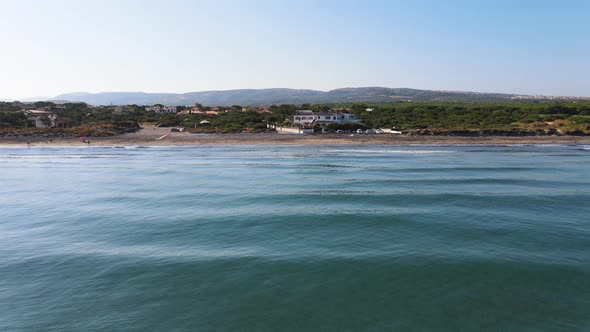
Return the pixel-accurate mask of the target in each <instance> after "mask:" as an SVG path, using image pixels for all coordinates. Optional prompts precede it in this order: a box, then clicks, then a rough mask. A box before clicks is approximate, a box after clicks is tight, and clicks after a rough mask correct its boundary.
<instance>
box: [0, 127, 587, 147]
mask: <svg viewBox="0 0 590 332" xmlns="http://www.w3.org/2000/svg"><path fill="white" fill-rule="evenodd" d="M88 139H89V141H90V144H87V143H83V142H82V141H81V140H80V138H78V137H59V138H47V137H18V138H1V139H0V145H4V146H27V142H29V143H30V146H84V145H90V146H134V145H162V146H166V145H170V146H174V145H234V144H243V145H265V144H268V145H407V144H434V145H451V144H491V145H493V144H577V143H579V144H590V136H527V137H506V136H486V137H460V136H404V135H376V134H373V135H365V134H354V135H350V134H322V135H284V134H276V133H263V134H191V133H184V132H171V131H170V128H156V127H145V128H143V129H141V130H140V131H138V132H135V133H130V134H123V135H117V136H112V137H89V138H88Z"/></svg>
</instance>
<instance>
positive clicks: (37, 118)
mask: <svg viewBox="0 0 590 332" xmlns="http://www.w3.org/2000/svg"><path fill="white" fill-rule="evenodd" d="M22 112H23V114H24V115H25V116H26V117H27V119H28V120H29V121H31V122H33V123H34V124H35V127H37V128H51V127H54V126H55V120H56V119H57V115H56V114H55V113H53V112H50V111H47V110H43V109H36V110H31V109H25V110H23V111H22Z"/></svg>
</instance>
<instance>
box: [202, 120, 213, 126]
mask: <svg viewBox="0 0 590 332" xmlns="http://www.w3.org/2000/svg"><path fill="white" fill-rule="evenodd" d="M199 124H200V125H201V126H209V125H210V124H211V122H209V121H207V120H203V121H201V122H199Z"/></svg>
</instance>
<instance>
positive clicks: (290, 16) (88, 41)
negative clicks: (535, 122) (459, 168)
mask: <svg viewBox="0 0 590 332" xmlns="http://www.w3.org/2000/svg"><path fill="white" fill-rule="evenodd" d="M0 43H1V45H2V47H1V48H0V97H3V98H22V97H34V96H54V95H57V94H60V93H65V92H76V91H87V92H102V91H145V92H189V91H201V90H225V89H235V88H269V87H286V88H309V89H320V90H329V89H333V88H340V87H349V86H387V87H410V88H419V89H437V90H468V91H490V92H509V93H525V94H547V95H582V96H590V80H589V78H590V1H588V0H560V1H557V0H555V1H546V0H530V1H529V0H519V1H516V0H512V1H508V0H490V1H476V0H465V1H452V0H449V1H435V0H431V1H427V0H423V1H422V0H412V1H395V0H389V1H388V0H383V1H361V0H359V1H347V0H335V1H321V0H317V1H307V0H292V1H291V0H286V1H280V0H268V1H257V0H249V1H246V0H244V1H223V0H216V1H182V0H177V1H175V0H167V1H164V0H161V1H150V0H135V1H133V0H97V1H92V0H72V1H64V0H51V1H45V0H37V1H34V0H0Z"/></svg>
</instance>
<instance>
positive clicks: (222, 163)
mask: <svg viewBox="0 0 590 332" xmlns="http://www.w3.org/2000/svg"><path fill="white" fill-rule="evenodd" d="M589 175H590V147H589V146H584V145H556V146H511V147H508V146H419V147H416V146H362V147H359V146H339V147H336V146H323V147H317V146H216V147H143V148H142V147H133V148H114V147H113V148H101V147H79V148H50V147H43V148H37V147H33V148H30V149H26V148H0V183H1V184H2V185H1V186H0V244H1V246H0V331H391V330H398V331H588V330H590V178H589Z"/></svg>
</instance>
